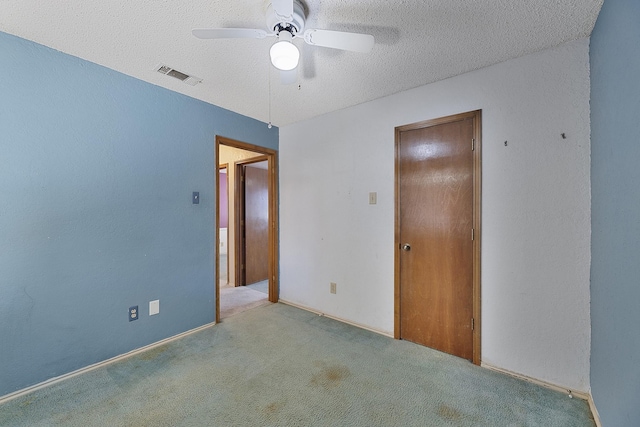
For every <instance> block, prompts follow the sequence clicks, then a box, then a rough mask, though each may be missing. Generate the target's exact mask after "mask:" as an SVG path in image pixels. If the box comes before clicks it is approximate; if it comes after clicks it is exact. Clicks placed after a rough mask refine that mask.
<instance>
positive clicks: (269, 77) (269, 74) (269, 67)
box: [267, 66, 272, 129]
mask: <svg viewBox="0 0 640 427" xmlns="http://www.w3.org/2000/svg"><path fill="white" fill-rule="evenodd" d="M267 70H268V72H267V77H268V80H269V124H268V125H267V127H268V128H269V129H271V127H272V125H271V66H268V68H267Z"/></svg>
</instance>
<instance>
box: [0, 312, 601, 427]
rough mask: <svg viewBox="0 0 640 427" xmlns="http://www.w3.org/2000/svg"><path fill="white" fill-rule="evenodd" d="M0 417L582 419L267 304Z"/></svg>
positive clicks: (540, 392)
mask: <svg viewBox="0 0 640 427" xmlns="http://www.w3.org/2000/svg"><path fill="white" fill-rule="evenodd" d="M0 425H2V426H15V427H21V426H31V427H33V426H36V427H37V426H70V427H74V426H83V427H84V426H132V427H134V426H135V427H137V426H154V427H155V426H355V427H360V426H361V427H374V426H421V427H424V426H427V427H428V426H436V427H442V426H444V427H446V426H474V427H481V426H490V427H496V426H544V427H552V426H562V427H578V426H580V427H584V426H591V427H592V426H594V425H595V424H594V422H593V420H592V419H591V418H590V412H589V408H588V404H587V403H586V402H585V401H582V400H579V399H575V398H574V399H569V398H568V397H567V396H566V395H565V394H563V393H558V392H555V391H552V390H549V389H546V388H543V387H539V386H536V385H534V384H531V383H528V382H524V381H520V380H518V379H515V378H511V377H508V376H505V375H502V374H499V373H496V372H493V371H489V370H487V369H483V368H480V367H478V366H475V365H472V364H470V363H469V362H467V361H465V360H461V359H458V358H456V357H453V356H449V355H446V354H443V353H439V352H437V351H434V350H430V349H428V348H425V347H421V346H418V345H415V344H412V343H409V342H407V341H397V340H393V339H390V338H386V337H383V336H380V335H377V334H374V333H372V332H368V331H365V330H362V329H358V328H355V327H352V326H349V325H346V324H343V323H340V322H337V321H334V320H331V319H328V318H326V317H321V316H317V315H314V314H312V313H309V312H306V311H302V310H299V309H296V308H293V307H289V306H286V305H284V304H269V305H265V306H263V307H259V308H256V309H253V310H249V311H246V312H244V313H242V314H239V315H237V316H233V317H230V318H229V319H227V320H226V321H225V322H223V323H220V324H218V325H215V326H213V327H211V328H207V329H205V330H202V331H200V332H198V333H194V334H192V335H189V336H187V337H184V338H183V339H180V340H177V341H174V342H171V343H168V344H165V345H163V346H160V347H157V348H155V349H152V350H149V351H147V352H145V353H142V354H139V355H136V356H133V357H130V358H128V359H126V360H124V361H122V362H118V363H114V364H111V365H108V366H107V367H104V368H100V369H96V370H94V371H91V372H89V373H86V374H83V375H79V376H76V377H74V378H71V379H69V380H67V381H64V382H61V383H58V384H55V385H53V386H50V387H48V388H45V389H42V390H39V391H37V392H34V393H32V394H29V395H26V396H22V397H20V398H16V399H14V400H12V401H10V402H8V403H6V404H4V405H2V406H0Z"/></svg>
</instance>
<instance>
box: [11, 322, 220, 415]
mask: <svg viewBox="0 0 640 427" xmlns="http://www.w3.org/2000/svg"><path fill="white" fill-rule="evenodd" d="M213 325H215V322H213V323H208V324H206V325H202V326H199V327H197V328H194V329H191V330H189V331H186V332H182V333H180V334H178V335H174V336H172V337H169V338H165V339H163V340H160V341H157V342H154V343H151V344H149V345H145V346H144V347H140V348H137V349H135V350H131V351H130V352H128V353H124V354H121V355H119V356H114V357H112V358H110V359H107V360H103V361H102V362H97V363H94V364H93V365H89V366H85V367H84V368H80V369H77V370H75V371H73V372H69V373H66V374H63V375H60V376H59V377H54V378H50V379H48V380H46V381H43V382H41V383H38V384H35V385H32V386H30V387H27V388H23V389H22V390H18V391H14V392H13V393H9V394H6V395H4V396H1V397H0V405H1V404H3V403H5V402H8V401H10V400H13V399H15V398H17V397H20V396H24V395H25V394H28V393H32V392H34V391H36V390H40V389H43V388H45V387H49V386H51V385H54V384H57V383H59V382H61V381H64V380H68V379H69V378H73V377H75V376H77V375H81V374H85V373H87V372H90V371H93V370H94V369H98V368H101V367H103V366H107V365H110V364H112V363H115V362H118V361H121V360H124V359H126V358H128V357H131V356H134V355H136V354H140V353H143V352H145V351H147V350H151V349H152V348H155V347H159V346H161V345H163V344H167V343H169V342H171V341H175V340H178V339H180V338H184V337H186V336H187V335H191V334H193V333H196V332H199V331H201V330H203V329H206V328H210V327H211V326H213Z"/></svg>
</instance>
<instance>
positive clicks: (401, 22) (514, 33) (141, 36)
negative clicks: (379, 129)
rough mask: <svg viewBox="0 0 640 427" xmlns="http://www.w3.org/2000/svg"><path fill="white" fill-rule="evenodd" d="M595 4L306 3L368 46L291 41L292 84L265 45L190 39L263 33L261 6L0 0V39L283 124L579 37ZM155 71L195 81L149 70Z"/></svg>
mask: <svg viewBox="0 0 640 427" xmlns="http://www.w3.org/2000/svg"><path fill="white" fill-rule="evenodd" d="M602 1H603V0H398V1H389V0H362V1H353V0H306V1H305V3H306V5H307V9H308V16H307V21H306V28H320V29H328V30H340V31H352V32H361V33H369V34H372V35H373V36H374V37H375V39H376V45H375V46H374V48H373V50H372V52H371V53H368V54H362V53H352V52H343V51H337V50H334V49H328V48H321V47H314V46H309V45H306V44H304V42H303V41H302V40H301V39H297V40H296V41H295V43H296V44H297V45H298V46H299V47H300V48H301V49H300V51H301V64H300V65H299V67H298V80H297V82H296V84H293V85H282V84H281V83H280V77H279V74H278V72H277V70H275V69H274V68H273V67H272V66H271V65H270V62H269V47H270V46H271V44H272V43H273V42H274V39H273V38H266V39H262V40H257V39H241V40H200V39H197V38H195V37H193V36H192V35H191V29H192V28H212V27H214V28H215V27H247V28H260V29H266V28H265V14H264V11H265V10H266V6H267V4H268V1H267V0H235V1H234V0H190V1H188V2H185V1H174V0H137V1H131V0H102V1H95V0H66V1H64V2H48V1H42V0H0V31H3V32H6V33H9V34H14V35H17V36H19V37H22V38H25V39H28V40H33V41H35V42H37V43H40V44H43V45H46V46H49V47H52V48H54V49H57V50H60V51H62V52H65V53H68V54H71V55H74V56H77V57H80V58H83V59H86V60H88V61H91V62H95V63H97V64H101V65H104V66H106V67H109V68H112V69H114V70H117V71H120V72H122V73H124V74H128V75H130V76H133V77H136V78H139V79H141V80H145V81H147V82H150V83H153V84H155V85H158V86H162V87H165V88H167V89H170V90H173V91H176V92H180V93H183V94H185V95H188V96H191V97H194V98H198V99H201V100H203V101H206V102H209V103H211V104H215V105H218V106H221V107H224V108H227V109H229V110H232V111H235V112H238V113H240V114H244V115H246V116H249V117H253V118H256V119H258V120H262V121H264V122H267V121H269V119H270V117H271V121H272V122H273V123H274V124H275V125H277V126H283V125H287V124H290V123H294V122H297V121H300V120H304V119H307V118H310V117H314V116H318V115H321V114H324V113H327V112H330V111H335V110H338V109H341V108H345V107H348V106H351V105H356V104H360V103H362V102H366V101H369V100H372V99H376V98H380V97H382V96H386V95H390V94H393V93H396V92H399V91H402V90H406V89H410V88H413V87H417V86H421V85H424V84H427V83H431V82H434V81H437V80H442V79H444V78H447V77H451V76H454V75H458V74H462V73H465V72H467V71H471V70H474V69H478V68H481V67H485V66H488V65H491V64H495V63H498V62H501V61H505V60H507V59H510V58H515V57H518V56H522V55H525V54H528V53H532V52H535V51H538V50H542V49H545V48H548V47H551V46H556V45H559V44H561V43H564V42H567V41H570V40H575V39H578V38H582V37H586V36H589V35H590V33H591V31H592V29H593V26H594V24H595V20H596V18H597V16H598V13H599V11H600V7H601V6H602ZM301 42H302V43H301ZM161 63H162V64H166V65H169V66H170V67H173V68H175V69H177V70H179V71H182V72H184V73H187V74H192V75H195V76H197V77H200V78H202V79H203V82H202V83H201V84H198V85H196V86H194V87H192V86H189V85H186V84H185V83H182V82H180V81H179V80H176V79H173V78H171V77H168V76H165V75H162V74H160V73H157V72H156V71H155V67H156V65H158V64H161ZM269 80H270V81H269ZM269 83H270V84H269ZM269 86H271V95H269ZM270 97H271V102H269V99H270ZM270 104H271V107H270Z"/></svg>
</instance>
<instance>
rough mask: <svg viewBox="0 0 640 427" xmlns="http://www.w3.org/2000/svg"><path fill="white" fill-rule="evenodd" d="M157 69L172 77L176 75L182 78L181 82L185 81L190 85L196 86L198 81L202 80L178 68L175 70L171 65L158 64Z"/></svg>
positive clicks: (177, 77)
mask: <svg viewBox="0 0 640 427" xmlns="http://www.w3.org/2000/svg"><path fill="white" fill-rule="evenodd" d="M156 71H157V72H159V73H162V74H166V75H167V76H171V77H175V78H176V79H178V80H180V81H181V82H184V83H186V84H188V85H190V86H195V85H197V84H198V83H200V82H202V79H200V78H198V77H194V76H190V75H188V74H185V73H182V72H180V71H178V70H174V69H173V68H171V67H169V66H168V65H162V64H161V65H158V66H157V67H156Z"/></svg>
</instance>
